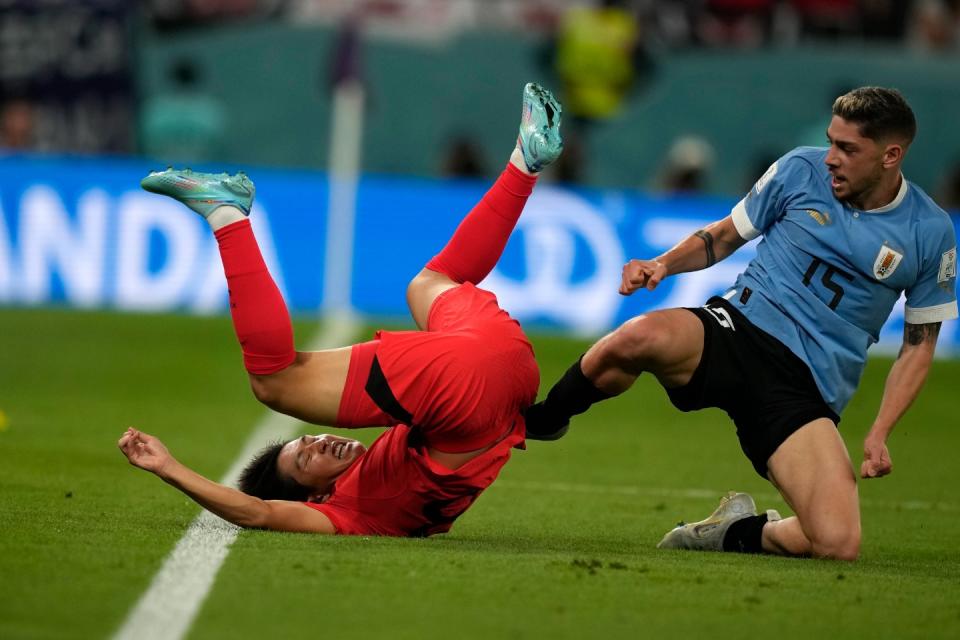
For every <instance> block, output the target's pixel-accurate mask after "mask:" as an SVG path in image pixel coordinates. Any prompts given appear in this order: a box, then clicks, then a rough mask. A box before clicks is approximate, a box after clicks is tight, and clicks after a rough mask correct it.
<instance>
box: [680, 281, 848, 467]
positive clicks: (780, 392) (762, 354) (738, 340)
mask: <svg viewBox="0 0 960 640" xmlns="http://www.w3.org/2000/svg"><path fill="white" fill-rule="evenodd" d="M690 311H692V312H693V313H695V314H696V315H697V317H698V318H700V321H701V322H702V323H703V356H702V357H701V359H700V364H699V365H697V369H696V371H694V372H693V377H691V378H690V382H688V383H687V384H686V385H685V386H683V387H677V388H674V389H667V395H669V396H670V401H671V402H673V405H674V406H675V407H677V408H678V409H680V410H681V411H694V410H696V409H705V408H707V407H718V408H720V409H723V410H724V411H726V412H727V415H729V416H730V418H731V419H732V420H733V422H734V424H735V425H736V426H737V437H738V438H739V439H740V448H741V449H743V452H744V453H745V454H747V457H748V458H749V459H750V462H752V463H753V468H754V469H756V470H757V473H759V474H760V475H761V476H762V477H764V478H766V477H767V460H768V459H769V458H770V456H771V455H773V452H774V451H776V450H777V447H779V446H780V445H781V444H782V443H783V442H784V441H785V440H786V439H787V438H788V437H790V434H792V433H793V432H794V431H796V430H797V429H799V428H800V427H802V426H803V425H805V424H807V423H808V422H811V421H813V420H816V419H817V418H828V419H830V420H832V421H833V423H834V424H837V423H839V422H840V417H839V416H838V415H837V414H836V413H835V412H834V411H833V410H832V409H831V408H830V407H829V406H828V405H827V403H826V402H824V401H823V397H822V396H821V395H820V390H819V389H818V388H817V383H816V382H814V380H813V374H811V373H810V368H809V367H807V365H806V363H805V362H803V360H801V359H800V358H798V357H797V356H796V355H794V353H793V352H792V351H790V349H788V348H787V347H786V346H784V344H783V343H782V342H780V341H779V340H777V339H776V338H774V337H773V336H771V335H770V334H768V333H766V332H764V331H762V330H760V329H758V328H757V327H756V326H754V325H753V324H751V323H750V321H749V320H747V318H746V317H745V316H744V315H743V314H742V313H740V311H739V310H737V309H736V308H735V307H734V306H733V305H731V304H730V303H728V302H727V301H726V300H724V299H723V298H717V297H713V298H710V300H708V301H707V304H706V305H704V306H703V307H699V308H695V309H690Z"/></svg>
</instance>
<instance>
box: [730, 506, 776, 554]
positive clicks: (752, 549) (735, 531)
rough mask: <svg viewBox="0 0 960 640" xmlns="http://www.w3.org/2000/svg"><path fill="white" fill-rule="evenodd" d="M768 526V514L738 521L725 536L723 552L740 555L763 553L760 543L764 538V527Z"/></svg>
mask: <svg viewBox="0 0 960 640" xmlns="http://www.w3.org/2000/svg"><path fill="white" fill-rule="evenodd" d="M765 524H767V514H765V513H762V514H760V515H759V516H750V517H748V518H744V519H743V520H737V521H736V522H734V523H733V524H732V525H730V528H729V529H727V533H726V535H724V536H723V550H724V551H737V552H739V553H763V546H762V544H761V542H760V540H761V538H762V537H763V525H765Z"/></svg>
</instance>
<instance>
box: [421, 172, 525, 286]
mask: <svg viewBox="0 0 960 640" xmlns="http://www.w3.org/2000/svg"><path fill="white" fill-rule="evenodd" d="M536 181H537V177H536V176H531V175H527V174H525V173H524V172H522V171H520V170H519V169H517V168H516V167H515V166H513V165H512V164H507V168H506V170H504V172H503V173H501V174H500V177H499V178H497V181H496V182H495V183H493V186H492V187H490V190H489V191H487V193H486V194H484V196H483V198H482V199H481V200H480V202H478V203H477V205H476V206H475V207H474V208H473V210H472V211H470V213H469V214H468V215H467V217H466V218H464V219H463V222H461V223H460V226H459V227H457V230H456V231H455V232H454V234H453V237H452V238H450V241H449V242H448V243H447V246H445V247H444V248H443V251H441V252H440V253H438V254H437V255H435V256H434V257H433V259H432V260H430V262H428V263H427V269H430V270H431V271H438V272H440V273H443V274H445V275H447V276H450V278H452V279H453V280H455V281H456V282H472V283H474V284H476V283H478V282H480V281H481V280H483V279H484V278H486V277H487V274H488V273H490V271H491V270H492V269H493V266H494V265H495V264H497V260H499V259H500V254H502V253H503V248H504V247H505V246H507V239H508V238H509V237H510V233H511V232H512V231H513V228H514V227H515V226H516V224H517V220H518V219H519V218H520V213H521V212H522V211H523V205H525V204H526V203H527V198H528V197H529V196H530V193H531V192H532V191H533V185H534V184H535V183H536Z"/></svg>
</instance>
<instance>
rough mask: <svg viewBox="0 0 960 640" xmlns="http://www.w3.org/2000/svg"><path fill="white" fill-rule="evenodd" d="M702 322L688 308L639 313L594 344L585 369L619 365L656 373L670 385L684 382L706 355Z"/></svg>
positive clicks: (633, 372) (589, 372)
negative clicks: (704, 353) (704, 354)
mask: <svg viewBox="0 0 960 640" xmlns="http://www.w3.org/2000/svg"><path fill="white" fill-rule="evenodd" d="M703 336H704V328H703V322H701V320H700V318H698V317H697V315H696V314H695V313H693V312H692V311H690V310H689V309H664V310H661V311H653V312H651V313H645V314H643V315H639V316H636V317H634V318H631V319H630V320H628V321H626V322H624V323H623V324H622V325H620V326H619V327H618V328H617V329H615V330H614V331H613V332H612V333H609V334H607V335H606V336H604V337H603V338H601V339H600V340H599V341H598V342H597V343H596V344H594V345H593V346H592V347H591V348H590V350H589V351H588V352H587V353H586V355H584V358H583V365H582V366H583V370H584V373H586V374H587V375H588V376H590V377H591V379H594V380H595V379H596V377H595V376H594V375H593V374H594V373H597V372H601V371H603V370H606V369H610V368H617V369H620V370H622V371H624V372H626V373H629V374H631V375H639V374H641V373H643V372H644V371H648V372H650V373H653V374H654V375H655V376H657V378H658V379H659V380H660V382H661V383H662V384H663V385H664V386H667V387H677V386H682V385H685V384H686V383H687V382H689V381H690V377H691V376H692V375H693V372H694V371H695V370H696V368H697V365H698V364H699V363H700V359H701V358H702V357H703Z"/></svg>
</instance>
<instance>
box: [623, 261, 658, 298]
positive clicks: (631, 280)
mask: <svg viewBox="0 0 960 640" xmlns="http://www.w3.org/2000/svg"><path fill="white" fill-rule="evenodd" d="M666 277H667V267H666V265H665V264H663V263H662V262H657V261H656V260H631V261H630V262H628V263H627V264H625V265H623V276H622V281H621V283H620V295H622V296H628V295H630V294H631V293H633V292H634V291H636V290H637V289H649V290H650V291H653V290H654V289H656V288H657V285H658V284H660V281H661V280H663V279H664V278H666Z"/></svg>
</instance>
